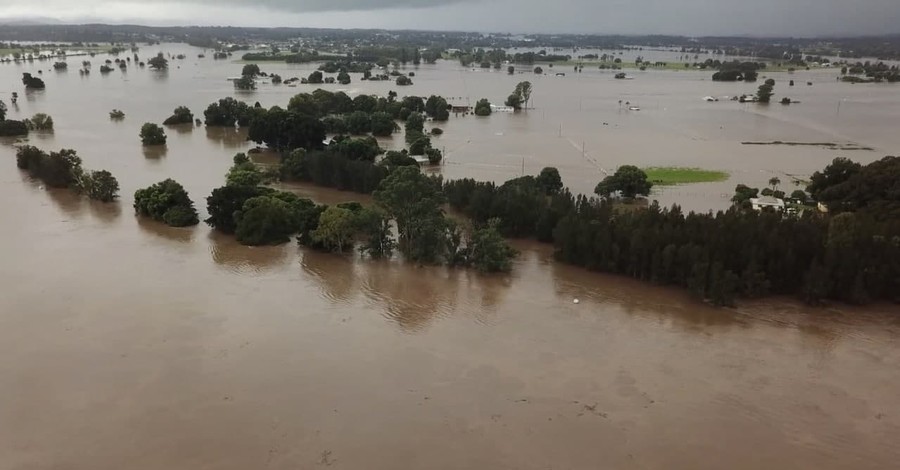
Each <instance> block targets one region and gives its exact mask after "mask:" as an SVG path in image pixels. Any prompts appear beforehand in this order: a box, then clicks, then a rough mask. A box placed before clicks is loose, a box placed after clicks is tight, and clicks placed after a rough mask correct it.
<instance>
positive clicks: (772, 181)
mask: <svg viewBox="0 0 900 470" xmlns="http://www.w3.org/2000/svg"><path fill="white" fill-rule="evenodd" d="M779 184H781V178H779V177H777V176H773V177H771V178H769V186H771V187H772V191H775V190H777V189H778V185H779Z"/></svg>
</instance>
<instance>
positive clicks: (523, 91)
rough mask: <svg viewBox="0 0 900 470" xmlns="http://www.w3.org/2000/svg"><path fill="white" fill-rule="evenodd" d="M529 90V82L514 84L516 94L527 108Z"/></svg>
mask: <svg viewBox="0 0 900 470" xmlns="http://www.w3.org/2000/svg"><path fill="white" fill-rule="evenodd" d="M531 92H532V86H531V82H528V81H525V82H521V83H519V84H518V85H516V94H517V95H519V97H520V98H521V101H522V102H523V103H524V104H525V108H526V109H528V103H529V102H531Z"/></svg>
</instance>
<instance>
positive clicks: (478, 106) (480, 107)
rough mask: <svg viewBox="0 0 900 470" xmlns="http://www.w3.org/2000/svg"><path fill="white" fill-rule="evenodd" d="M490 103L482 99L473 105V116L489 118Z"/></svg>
mask: <svg viewBox="0 0 900 470" xmlns="http://www.w3.org/2000/svg"><path fill="white" fill-rule="evenodd" d="M491 112H492V110H491V102H490V101H488V100H487V99H486V98H482V99H480V100H478V102H477V103H475V115H476V116H490V115H491Z"/></svg>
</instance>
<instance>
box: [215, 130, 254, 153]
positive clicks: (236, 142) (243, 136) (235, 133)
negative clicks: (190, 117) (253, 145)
mask: <svg viewBox="0 0 900 470" xmlns="http://www.w3.org/2000/svg"><path fill="white" fill-rule="evenodd" d="M206 138H207V139H209V140H212V141H215V142H218V143H219V144H221V145H222V147H224V148H226V149H239V148H242V147H246V146H248V145H249V144H248V143H247V130H246V129H237V128H234V127H210V126H206Z"/></svg>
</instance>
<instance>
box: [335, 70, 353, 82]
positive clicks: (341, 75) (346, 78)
mask: <svg viewBox="0 0 900 470" xmlns="http://www.w3.org/2000/svg"><path fill="white" fill-rule="evenodd" d="M337 82H338V83H340V84H341V85H349V84H350V74H349V73H347V72H346V71H345V70H341V71H340V72H338V75H337Z"/></svg>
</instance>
